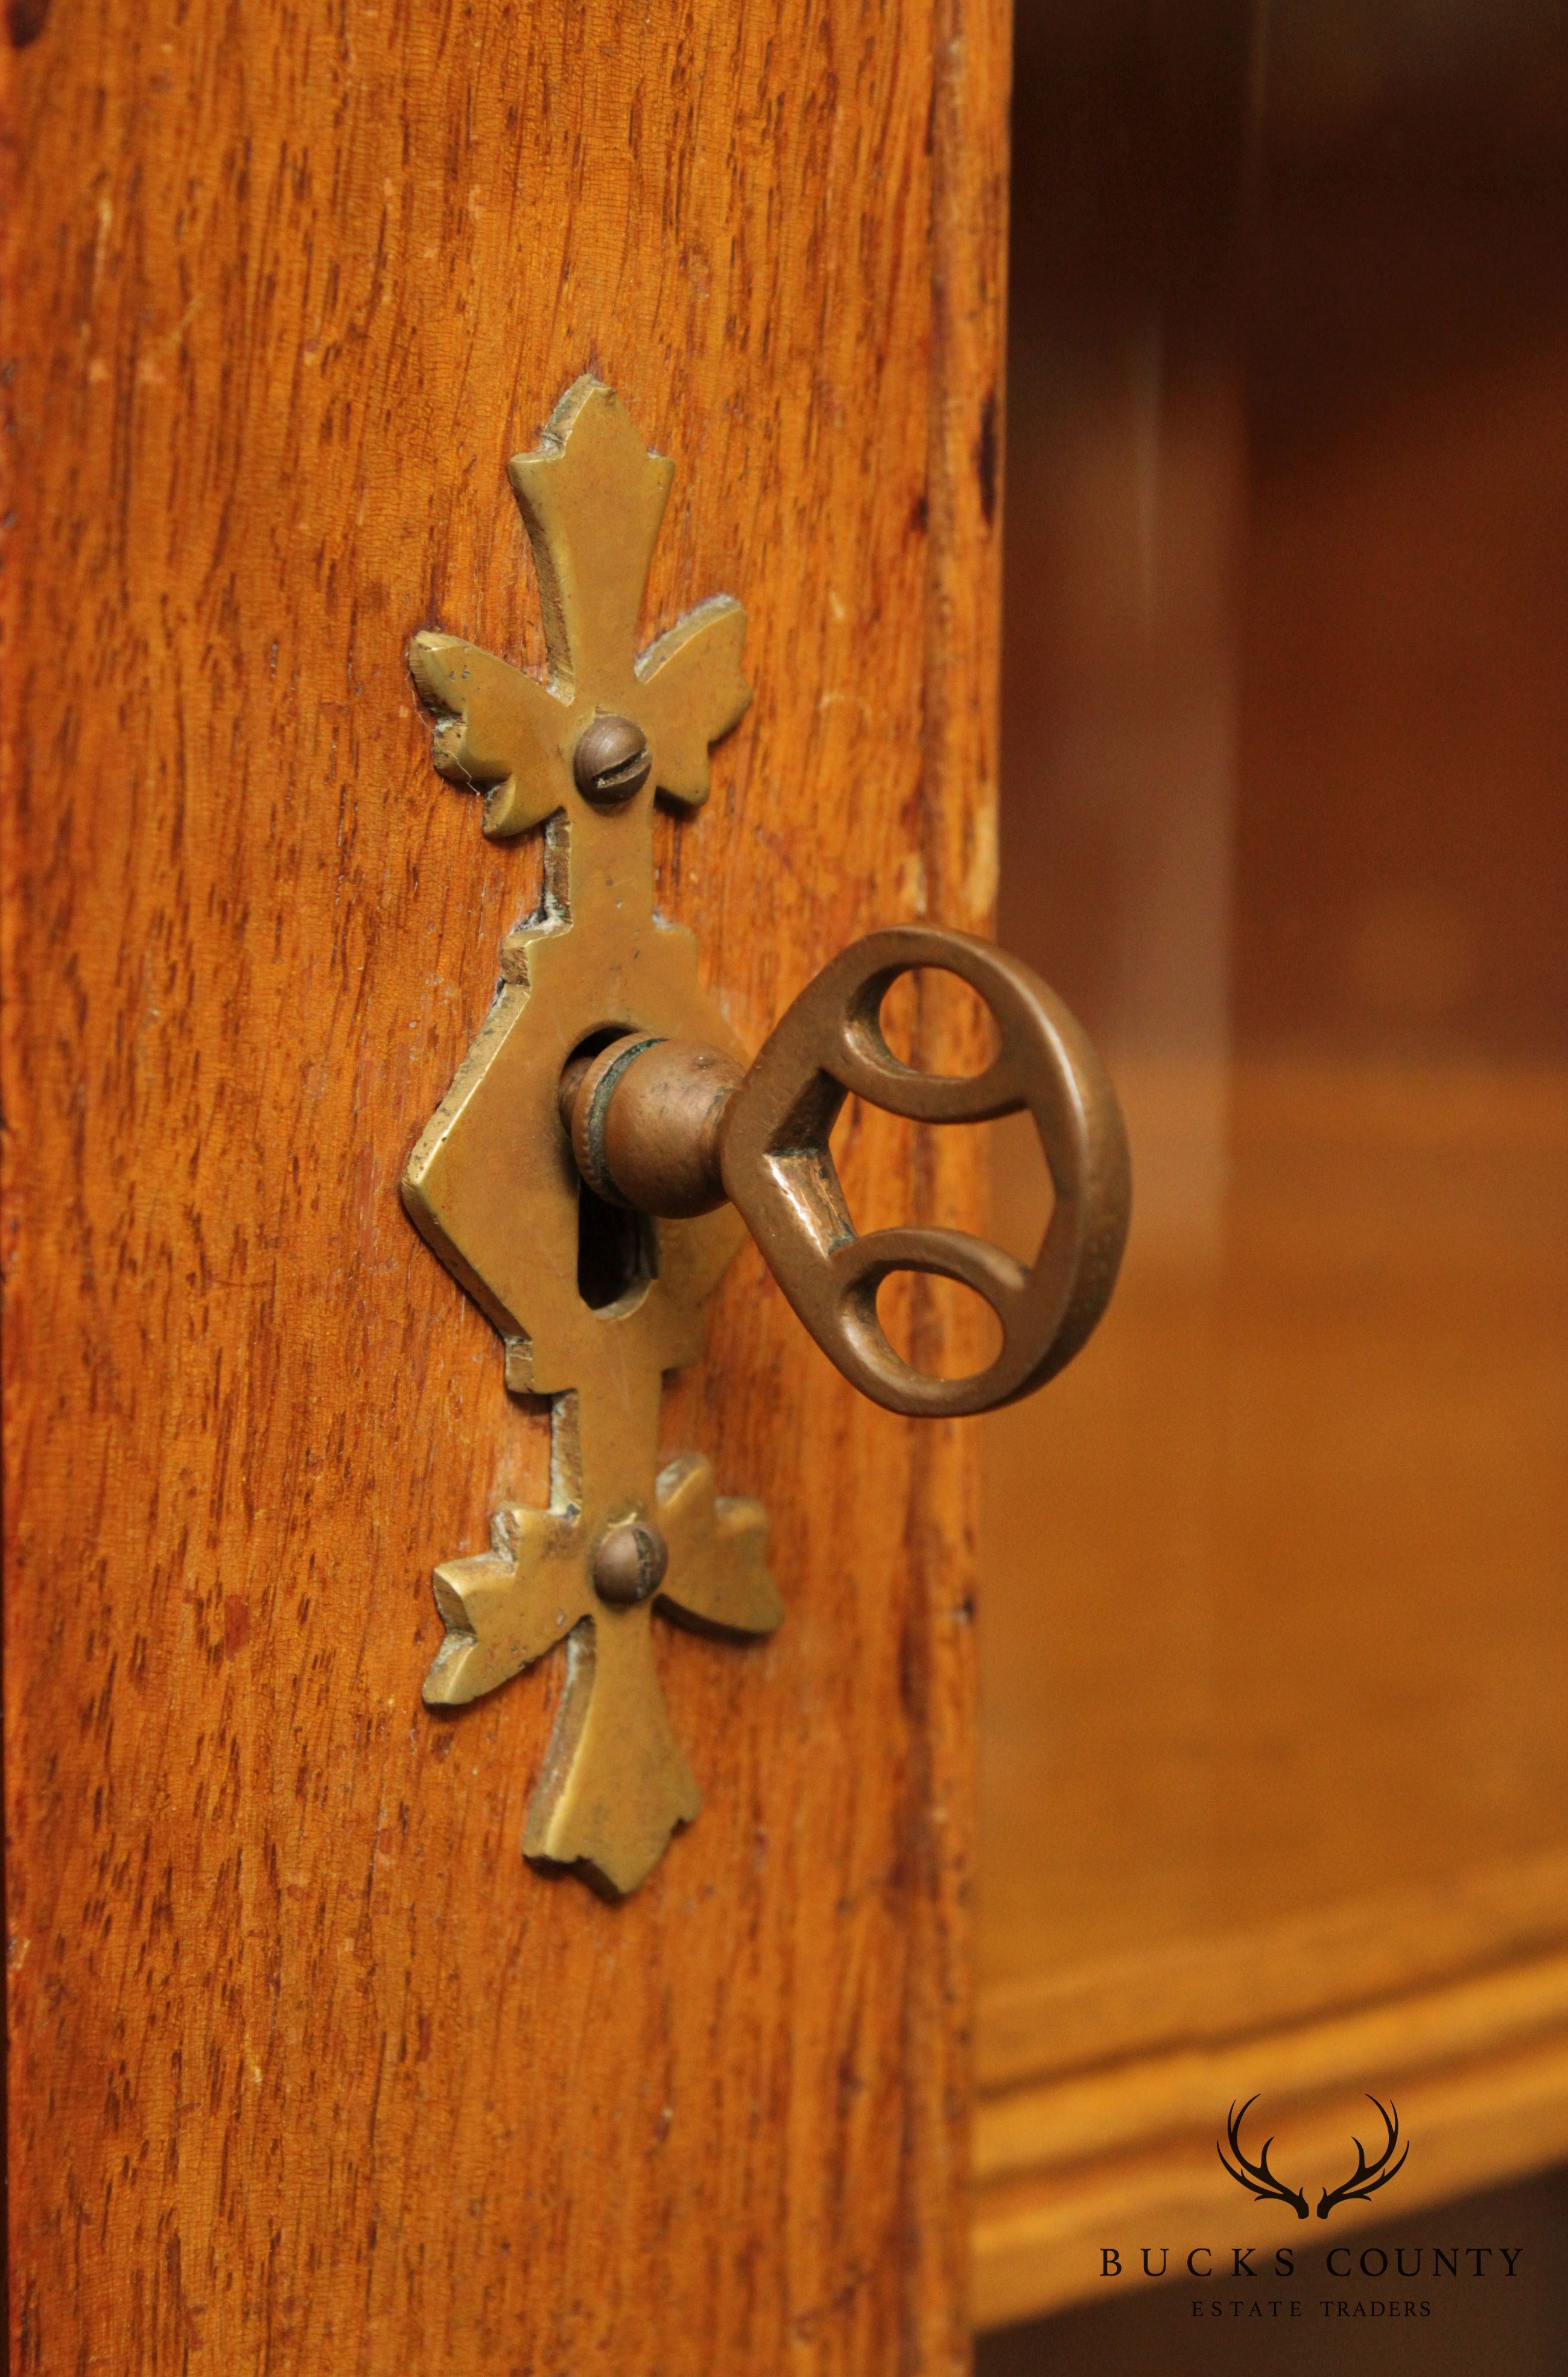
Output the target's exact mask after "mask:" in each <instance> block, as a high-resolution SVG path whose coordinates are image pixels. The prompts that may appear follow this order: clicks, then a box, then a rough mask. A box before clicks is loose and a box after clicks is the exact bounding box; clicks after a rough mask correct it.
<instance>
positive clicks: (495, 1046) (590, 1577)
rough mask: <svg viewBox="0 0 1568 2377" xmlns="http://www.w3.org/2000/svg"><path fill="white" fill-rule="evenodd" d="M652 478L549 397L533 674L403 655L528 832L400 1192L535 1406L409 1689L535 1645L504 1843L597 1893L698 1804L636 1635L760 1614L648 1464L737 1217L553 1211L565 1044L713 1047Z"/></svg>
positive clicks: (711, 671) (449, 1683) (558, 1193)
mask: <svg viewBox="0 0 1568 2377" xmlns="http://www.w3.org/2000/svg"><path fill="white" fill-rule="evenodd" d="M673 468H674V466H673V465H672V464H671V463H670V462H668V461H665V460H662V459H660V458H659V457H658V456H656V455H653V454H651V453H649V452H648V451H647V450H646V449H645V448H644V447H643V444H642V441H641V439H640V437H639V436H638V435H637V433H636V431H635V429H634V428H633V427H632V425H631V424H630V422H629V421H628V418H627V416H626V414H625V412H623V410H622V409H621V406H620V405H619V403H618V402H617V401H616V398H615V397H614V396H613V395H612V394H611V393H610V391H609V390H608V389H607V388H602V387H601V386H599V385H598V383H597V382H595V381H593V380H592V379H581V380H579V381H578V382H577V384H576V386H575V387H574V388H571V389H570V390H569V392H568V394H567V395H566V396H565V397H564V398H563V399H562V400H561V402H560V404H559V405H558V406H557V410H556V412H555V415H554V417H553V419H552V420H551V423H550V425H549V427H548V429H547V430H546V431H545V436H544V437H543V439H542V441H541V444H540V446H539V448H538V449H537V450H536V451H535V452H533V453H532V454H527V455H523V456H521V457H519V459H518V460H516V461H514V462H513V463H512V464H511V466H510V478H511V483H512V486H513V488H514V490H515V492H516V495H517V498H518V502H519V504H520V506H521V511H522V516H523V519H524V521H525V522H526V525H527V529H528V533H529V537H530V539H531V542H532V544H533V556H534V562H535V565H536V568H537V572H538V579H539V587H540V593H541V598H542V602H543V605H544V614H545V639H546V645H547V651H548V656H549V672H550V674H549V681H548V682H547V683H541V682H540V681H539V680H538V679H537V678H535V677H533V676H531V675H528V674H527V673H526V672H524V671H523V670H521V669H519V668H516V667H514V666H513V665H512V664H511V663H509V662H507V661H504V660H499V659H497V658H496V657H495V655H494V654H492V653H489V652H485V651H480V650H479V649H478V648H477V647H476V646H474V645H473V644H470V643H465V642H463V641H462V640H461V639H460V638H458V637H456V636H449V635H438V634H427V635H421V636H419V637H417V638H416V639H415V641H414V645H413V651H412V654H411V664H412V666H413V675H414V677H415V680H416V682H417V684H418V687H419V689H420V692H421V693H422V695H423V696H424V698H425V701H426V703H427V704H428V705H429V707H430V709H431V710H432V711H434V712H435V713H436V719H437V723H436V729H435V736H434V758H435V763H436V766H437V769H438V770H440V772H441V773H442V774H443V775H445V776H448V777H449V778H451V779H452V780H454V781H455V782H459V783H461V784H465V785H468V786H470V787H472V788H473V790H474V791H476V792H478V793H480V794H482V795H483V797H484V801H485V812H484V825H485V832H486V833H487V834H490V835H491V836H493V837H496V838H497V839H500V838H505V837H507V836H510V835H513V834H519V833H522V832H525V831H527V830H529V829H530V828H532V827H536V826H540V825H544V826H545V828H546V832H547V837H548V839H547V854H548V856H547V866H546V889H545V907H544V912H543V914H540V915H539V916H537V917H536V918H534V919H533V920H532V921H531V922H530V923H528V924H526V925H524V926H520V927H519V928H518V930H517V931H515V932H513V933H512V934H510V935H509V937H508V939H507V941H506V942H505V944H504V946H503V949H502V952H501V976H502V979H501V987H500V991H499V994H498V996H497V1000H496V1004H495V1006H494V1008H493V1009H491V1012H490V1014H489V1016H488V1017H487V1018H486V1020H485V1024H484V1027H483V1029H482V1030H481V1032H480V1033H479V1036H478V1038H477V1039H476V1040H475V1042H474V1044H473V1047H472V1048H471V1049H470V1050H469V1053H468V1055H467V1057H465V1058H464V1059H463V1062H462V1064H461V1067H460V1069H459V1071H458V1074H457V1078H456V1080H455V1081H453V1083H452V1086H451V1088H450V1090H449V1092H448V1093H447V1095H446V1097H445V1098H444V1099H443V1100H442V1102H441V1105H440V1106H439V1108H438V1109H437V1113H436V1115H435V1116H434V1117H433V1118H432V1120H431V1122H430V1124H429V1126H428V1128H427V1129H426V1130H425V1133H424V1135H423V1136H422V1138H421V1139H420V1141H419V1143H418V1145H417V1146H416V1147H415V1149H414V1151H413V1155H412V1157H411V1158H410V1160H409V1165H408V1169H407V1172H406V1175H405V1177H404V1180H403V1184H402V1193H403V1200H404V1202H405V1204H406V1206H407V1208H408V1211H409V1212H410V1213H411V1215H412V1216H413V1220H414V1222H415V1224H417V1226H418V1228H419V1229H420V1231H421V1232H422V1233H423V1235H424V1236H425V1238H426V1239H427V1240H428V1241H429V1243H430V1245H431V1246H432V1247H433V1248H435V1250H436V1252H437V1254H438V1255H439V1256H440V1258H441V1260H442V1261H443V1262H444V1263H445V1264H446V1265H447V1266H448V1268H449V1270H450V1271H451V1272H452V1273H453V1274H454V1276H455V1277H456V1278H457V1279H459V1280H460V1281H461V1284H462V1285H463V1286H464V1287H465V1288H466V1289H467V1290H468V1292H469V1293H470V1295H471V1296H473V1297H474V1299H475V1300H476V1302H477V1303H478V1304H479V1305H480V1307H481V1308H482V1309H483V1310H484V1311H485V1314H486V1315H487V1316H488V1318H489V1319H490V1320H491V1321H492V1322H493V1323H494V1325H495V1327H496V1328H497V1330H498V1331H499V1332H500V1333H501V1335H502V1337H503V1339H504V1340H505V1344H506V1378H507V1383H508V1385H509V1387H510V1388H511V1389H513V1390H514V1391H515V1392H528V1393H533V1394H542V1395H549V1396H552V1397H554V1399H555V1401H554V1406H553V1430H554V1433H553V1459H552V1486H551V1498H550V1503H549V1506H548V1508H547V1509H545V1510H533V1509H528V1508H523V1507H512V1508H509V1509H506V1510H503V1511H498V1512H497V1514H496V1516H495V1518H494V1520H493V1521H492V1525H491V1535H492V1548H491V1549H490V1550H489V1551H487V1552H482V1553H479V1554H477V1555H475V1556H473V1557H471V1558H468V1559H454V1560H449V1561H447V1562H445V1563H444V1564H443V1565H442V1566H441V1567H440V1568H438V1569H437V1571H436V1599H437V1606H438V1607H439V1609H440V1613H441V1617H442V1619H443V1620H444V1621H445V1624H446V1628H447V1636H446V1641H445V1642H444V1643H443V1644H442V1646H441V1649H440V1650H439V1652H438V1653H437V1656H436V1660H435V1663H434V1665H433V1666H432V1667H431V1670H430V1673H429V1676H428V1678H426V1681H425V1699H426V1701H428V1702H431V1703H432V1704H433V1705H442V1706H450V1705H452V1704H454V1703H457V1702H464V1701H471V1700H473V1698H474V1697H475V1696H476V1695H477V1694H479V1693H481V1692H487V1691H491V1690H494V1689H495V1687H496V1686H497V1684H501V1683H504V1682H505V1681H506V1680H507V1678H509V1677H510V1676H513V1675H515V1674H516V1673H517V1672H518V1670H519V1669H520V1668H521V1667H525V1666H528V1665H530V1663H531V1662H532V1661H533V1660H535V1659H538V1658H540V1657H542V1656H543V1654H545V1652H546V1651H548V1650H549V1649H550V1648H551V1647H552V1646H553V1645H554V1644H556V1643H557V1642H565V1643H566V1645H567V1658H568V1681H567V1690H566V1695H565V1698H564V1701H563V1703H562V1707H561V1714H560V1717H559V1720H558V1722H557V1727H556V1733H555V1738H554V1739H553V1741H552V1743H551V1746H550V1750H549V1752H548V1754H547V1756H546V1758H545V1769H544V1773H543V1775H542V1777H541V1780H540V1783H539V1786H538V1789H537V1791H536V1793H535V1797H534V1800H533V1807H532V1809H531V1810H530V1813H529V1820H528V1828H527V1834H526V1836H525V1839H524V1844H523V1845H524V1849H525V1851H526V1853H527V1855H529V1856H530V1857H536V1858H540V1859H543V1860H546V1861H548V1862H551V1863H554V1864H560V1865H576V1866H579V1867H580V1868H581V1869H583V1870H584V1872H585V1873H586V1874H587V1875H588V1877H589V1878H590V1879H592V1880H595V1881H598V1882H599V1883H601V1884H602V1885H603V1886H604V1887H605V1888H607V1889H608V1890H610V1891H612V1892H626V1891H629V1890H632V1889H634V1888H635V1887H636V1885H637V1884H638V1883H639V1882H640V1881H641V1880H642V1879H643V1878H644V1876H645V1875H646V1874H647V1873H648V1872H649V1871H650V1869H652V1866H653V1865H654V1864H655V1863H656V1862H657V1860H658V1858H659V1857H660V1856H661V1855H662V1853H663V1851H664V1845H665V1843H666V1842H667V1841H668V1839H669V1836H670V1834H671V1832H672V1831H673V1830H674V1828H675V1827H676V1824H678V1823H682V1822H689V1821H690V1819H691V1818H692V1817H694V1816H695V1815H696V1813H697V1810H698V1805H699V1800H698V1793H697V1786H696V1785H695V1783H694V1782H693V1780H692V1777H691V1774H690V1771H689V1769H688V1765H687V1762H686V1759H685V1757H684V1755H683V1753H682V1750H681V1748H680V1745H679V1743H678V1742H677V1741H676V1737H675V1734H674V1730H673V1728H672V1726H671V1724H670V1720H669V1716H668V1713H667V1711H666V1708H665V1704H664V1695H663V1692H662V1690H661V1689H660V1684H659V1679H658V1675H657V1672H656V1668H655V1666H654V1657H653V1648H652V1639H651V1632H650V1629H651V1623H652V1611H653V1610H654V1609H655V1608H658V1609H663V1610H664V1611H665V1612H666V1613H667V1614H668V1615H670V1616H671V1617H675V1618H678V1619H684V1620H686V1621H688V1623H690V1624H692V1625H694V1626H698V1627H701V1628H705V1629H712V1630H716V1631H719V1632H723V1633H729V1634H734V1635H760V1634H766V1633H767V1632H769V1631H770V1630H772V1628H773V1627H775V1626H776V1625H777V1624H778V1622H779V1619H780V1617H781V1616H782V1609H781V1605H780V1603H779V1599H778V1595H777V1594H776V1593H775V1591H774V1589H773V1584H772V1579H771V1578H770V1576H769V1574H768V1571H767V1566H766V1557H765V1555H766V1520H765V1517H764V1514H763V1512H762V1511H761V1509H760V1506H759V1505H758V1504H757V1503H755V1502H750V1501H743V1500H736V1499H727V1498H725V1497H723V1496H721V1495H719V1494H718V1493H717V1492H716V1490H715V1481H714V1478H713V1475H712V1469H711V1467H710V1465H709V1463H707V1462H706V1461H705V1460H704V1459H702V1458H701V1457H700V1456H699V1455H695V1454H689V1455H687V1456H686V1457H685V1458H683V1459H682V1460H679V1461H677V1462H676V1463H673V1464H671V1465H668V1466H666V1467H665V1468H664V1469H663V1470H662V1471H660V1470H659V1469H658V1460H657V1447H658V1420H659V1401H660V1395H661V1392H662V1387H663V1380H664V1373H665V1372H666V1371H668V1370H674V1369H677V1368H680V1367H681V1366H682V1365H683V1364H685V1363H688V1362H689V1361H691V1360H693V1359H694V1358H695V1356H696V1355H697V1354H698V1352H699V1350H700V1342H701V1330H702V1308H703V1306H704V1304H705V1302H706V1300H707V1298H708V1296H709V1295H710V1294H711V1293H712V1289H713V1287H714V1285H715V1284H716V1283H717V1281H718V1279H719V1276H720V1274H721V1272H723V1270H724V1266H725V1264H726V1263H727V1262H728V1261H729V1260H730V1257H731V1255H732V1254H733V1253H734V1251H735V1248H736V1244H737V1242H738V1237H739V1224H738V1221H737V1219H736V1215H735V1214H734V1213H732V1212H710V1213H708V1214H706V1215H705V1216H703V1217H701V1218H700V1219H696V1220H691V1221H686V1222H678V1223H676V1222H670V1223H660V1224H655V1225H652V1236H651V1241H648V1240H647V1239H646V1238H645V1236H640V1235H639V1233H644V1234H646V1233H647V1232H648V1230H649V1225H647V1224H639V1223H637V1222H636V1221H634V1220H632V1221H629V1223H628V1218H627V1217H625V1216H624V1215H617V1213H616V1211H615V1210H614V1209H612V1208H610V1207H608V1206H605V1205H602V1204H601V1203H600V1202H599V1200H597V1199H595V1198H593V1196H592V1191H591V1190H584V1189H581V1187H580V1180H579V1175H578V1171H577V1167H576V1165H575V1164H574V1163H573V1160H572V1152H571V1146H570V1142H569V1139H568V1137H567V1134H566V1132H565V1130H564V1129H563V1128H562V1125H561V1121H560V1117H559V1112H558V1100H559V1094H560V1081H561V1075H562V1070H563V1068H564V1067H565V1065H566V1064H567V1062H568V1060H569V1058H570V1057H571V1056H572V1055H573V1053H574V1051H577V1050H579V1049H581V1048H583V1047H584V1046H585V1045H586V1046H588V1047H592V1046H594V1045H599V1044H602V1043H603V1042H604V1041H607V1040H615V1039H618V1038H621V1037H624V1036H626V1035H627V1034H628V1033H640V1034H643V1035H654V1036H657V1037H660V1038H676V1039H682V1040H695V1041H698V1042H700V1043H701V1044H703V1045H708V1046H712V1047H716V1048H718V1049H720V1050H722V1051H724V1052H726V1053H728V1054H731V1055H738V1051H737V1050H735V1049H734V1048H733V1044H732V1043H731V1040H730V1036H729V1033H728V1032H727V1029H726V1027H725V1025H724V1020H723V1018H722V1016H721V1015H720V1014H719V1013H718V1011H717V1009H715V1008H714V1007H713V1006H712V1003H711V1002H710V1001H709V999H708V998H707V997H706V995H705V994H704V992H703V991H702V989H701V987H700V984H699V982H698V979H697V952H696V947H695V944H694V943H693V941H692V938H691V937H690V935H689V934H688V933H686V932H683V931H680V930H678V929H676V928H675V927H673V926H668V925H666V924H664V923H663V922H662V921H660V920H658V919H656V918H655V917H654V914H653V864H652V824H651V813H652V803H653V797H654V794H655V791H657V792H659V793H661V794H664V796H665V797H666V798H667V799H669V800H672V801H675V802H676V803H679V804H681V805H682V806H686V807H688V808H689V807H694V806H696V805H697V804H699V803H700V802H701V801H702V800H704V799H705V798H706V797H707V793H708V785H709V773H708V747H709V746H710V744H712V743H713V742H715V741H716V740H717V739H718V737H719V736H720V735H724V734H725V733H726V732H727V731H728V729H729V728H730V727H732V726H733V725H734V724H735V723H736V720H737V719H738V718H739V717H740V715H741V713H742V712H743V711H744V710H745V708H746V705H747V702H748V699H749V688H748V686H747V683H746V680H745V678H744V676H743V675H741V669H740V651H741V642H742V639H743V637H744V635H745V629H746V619H745V614H744V613H743V611H742V610H741V608H740V605H739V604H738V603H735V602H733V601H732V600H731V599H730V598H729V597H728V596H727V595H720V596H716V597H715V598H714V599H713V600H712V601H711V602H707V603H702V604H701V605H700V608H698V609H697V610H695V611H692V612H690V613H688V615H687V616H686V617H685V618H684V619H682V620H681V621H680V622H679V623H678V624H677V625H676V627H673V628H671V629H670V630H669V632H668V633H667V634H665V635H663V636H661V637H660V638H659V639H658V640H657V641H656V642H655V643H654V644H652V646H651V647H650V649H649V650H648V651H645V652H644V653H642V654H641V655H640V657H639V656H638V653H637V646H636V636H637V627H638V621H639V614H640V607H641V603H642V593H643V586H644V582H645V579H646V576H647V571H648V566H649V562H650V560H651V558H652V550H653V543H654V539H655V538H656V536H657V534H658V530H659V524H660V520H661V518H662V516H663V513H664V503H665V499H666V497H667V496H668V493H669V488H670V481H671V478H672V476H673ZM622 1224H627V1225H626V1226H622Z"/></svg>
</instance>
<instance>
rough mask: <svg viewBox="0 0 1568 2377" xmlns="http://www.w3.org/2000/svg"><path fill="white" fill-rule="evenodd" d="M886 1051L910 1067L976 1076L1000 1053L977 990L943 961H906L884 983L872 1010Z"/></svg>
mask: <svg viewBox="0 0 1568 2377" xmlns="http://www.w3.org/2000/svg"><path fill="white" fill-rule="evenodd" d="M877 1022H878V1027H879V1029H880V1033H881V1036H882V1039H883V1041H884V1042H885V1043H886V1045H887V1048H888V1052H889V1054H890V1055H891V1056H892V1057H896V1058H897V1059H898V1061H899V1063H900V1064H901V1065H907V1066H908V1067H909V1068H910V1069H911V1071H912V1072H916V1073H931V1074H935V1075H936V1076H938V1077H939V1078H940V1079H941V1080H943V1081H974V1080H976V1078H977V1077H978V1076H979V1075H980V1074H981V1073H983V1072H985V1071H986V1070H987V1068H988V1067H989V1066H991V1065H993V1064H994V1063H995V1062H996V1059H997V1057H999V1054H1000V1053H1001V1033H1000V1032H999V1030H998V1028H997V1020H996V1017H995V1016H994V1015H993V1014H992V1012H991V1010H990V1009H989V1007H987V1004H986V1001H985V1000H984V999H983V998H982V997H981V996H980V994H979V992H978V991H977V990H976V989H975V988H974V987H973V985H971V984H969V983H966V982H964V980H963V979H962V977H961V976H960V975H958V974H955V973H951V972H950V971H949V970H948V968H947V967H946V966H934V965H927V966H910V967H909V968H908V969H907V970H906V971H905V972H904V973H901V974H899V975H898V976H897V977H896V978H895V980H894V981H892V983H890V984H889V985H888V987H887V989H886V991H885V992H884V993H883V995H882V1000H881V1005H880V1009H879V1010H878V1015H877Z"/></svg>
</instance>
